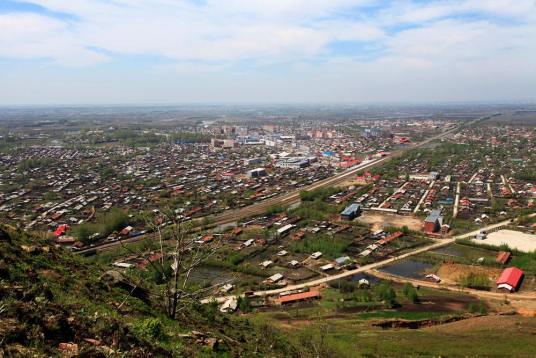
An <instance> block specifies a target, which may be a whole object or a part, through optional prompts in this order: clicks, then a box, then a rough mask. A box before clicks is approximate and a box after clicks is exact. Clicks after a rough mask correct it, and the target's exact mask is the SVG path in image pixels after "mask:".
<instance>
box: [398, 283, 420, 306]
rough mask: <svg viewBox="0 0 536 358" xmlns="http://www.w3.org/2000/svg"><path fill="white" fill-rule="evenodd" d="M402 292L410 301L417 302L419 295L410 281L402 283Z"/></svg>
mask: <svg viewBox="0 0 536 358" xmlns="http://www.w3.org/2000/svg"><path fill="white" fill-rule="evenodd" d="M402 293H403V294H404V296H405V297H406V298H407V299H408V300H409V301H411V302H412V303H418V302H419V295H418V294H417V290H416V289H415V287H414V286H413V285H412V284H411V283H406V284H405V285H404V288H403V289H402Z"/></svg>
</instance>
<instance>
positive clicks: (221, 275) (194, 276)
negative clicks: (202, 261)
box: [190, 266, 238, 285]
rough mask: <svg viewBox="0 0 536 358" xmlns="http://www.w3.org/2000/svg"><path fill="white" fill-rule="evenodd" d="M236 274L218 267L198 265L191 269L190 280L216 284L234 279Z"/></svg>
mask: <svg viewBox="0 0 536 358" xmlns="http://www.w3.org/2000/svg"><path fill="white" fill-rule="evenodd" d="M237 276H238V275H237V274H234V273H233V272H230V271H226V270H224V269H221V268H219V267H210V266H200V267H198V268H196V269H195V270H194V271H192V273H191V275H190V282H192V283H197V284H201V285H204V284H209V285H216V284H220V283H223V282H229V280H231V281H230V282H234V281H236V278H237Z"/></svg>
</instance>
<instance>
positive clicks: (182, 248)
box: [146, 210, 221, 319]
mask: <svg viewBox="0 0 536 358" xmlns="http://www.w3.org/2000/svg"><path fill="white" fill-rule="evenodd" d="M160 215H163V216H164V217H165V220H163V221H164V222H166V221H171V222H172V224H171V225H168V226H166V228H165V230H164V229H163V226H162V225H160V224H155V222H156V221H155V220H154V218H150V217H148V218H146V222H147V225H148V226H150V227H152V230H153V232H155V235H156V239H157V242H158V244H159V250H158V251H159V254H160V258H159V259H158V260H156V261H152V262H151V261H150V262H149V264H150V266H151V270H153V272H152V274H151V276H152V277H153V279H154V280H155V281H156V283H162V284H163V288H162V292H161V293H160V294H158V295H159V296H161V297H162V298H163V305H164V307H165V310H166V314H167V316H168V317H170V318H173V319H174V318H176V316H177V312H179V311H180V310H182V309H183V308H185V307H187V306H188V305H189V304H190V303H192V302H193V301H196V300H198V299H199V298H201V297H204V296H206V295H207V293H209V292H210V291H211V290H212V289H213V288H214V287H207V288H201V289H197V290H189V289H188V287H187V286H188V282H189V279H190V276H191V274H192V272H193V271H194V270H195V269H196V268H197V267H199V266H200V265H201V264H203V262H205V261H207V260H208V259H209V258H210V257H211V256H212V255H213V254H214V253H215V252H216V251H217V250H218V249H219V248H220V246H221V238H220V237H218V238H216V239H215V240H213V241H211V242H209V243H203V244H200V243H198V242H197V240H196V237H195V235H193V233H192V232H193V231H194V227H193V224H192V222H187V223H184V222H180V221H177V220H176V219H175V215H173V212H172V211H171V210H167V211H163V212H162V213H161V214H160Z"/></svg>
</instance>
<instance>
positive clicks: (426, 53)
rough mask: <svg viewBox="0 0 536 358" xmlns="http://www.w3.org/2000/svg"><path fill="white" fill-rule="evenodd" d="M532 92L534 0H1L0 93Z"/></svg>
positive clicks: (323, 96)
mask: <svg viewBox="0 0 536 358" xmlns="http://www.w3.org/2000/svg"><path fill="white" fill-rule="evenodd" d="M535 101H536V0H442V1H435V0H429V1H425V0H396V1H387V0H27V1H18V0H0V105H54V104H67V105H69V104H181V103H313V104H314V103H318V104H324V103H354V104H366V103H446V102H535Z"/></svg>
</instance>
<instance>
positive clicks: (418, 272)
mask: <svg viewBox="0 0 536 358" xmlns="http://www.w3.org/2000/svg"><path fill="white" fill-rule="evenodd" d="M433 266H434V265H433V264H430V263H427V262H421V261H415V260H404V261H401V262H398V263H396V264H394V265H391V266H386V267H384V268H381V269H379V271H382V272H386V273H389V274H392V275H397V276H402V277H407V278H422V277H423V272H424V271H425V270H426V269H429V268H431V267H433Z"/></svg>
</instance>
